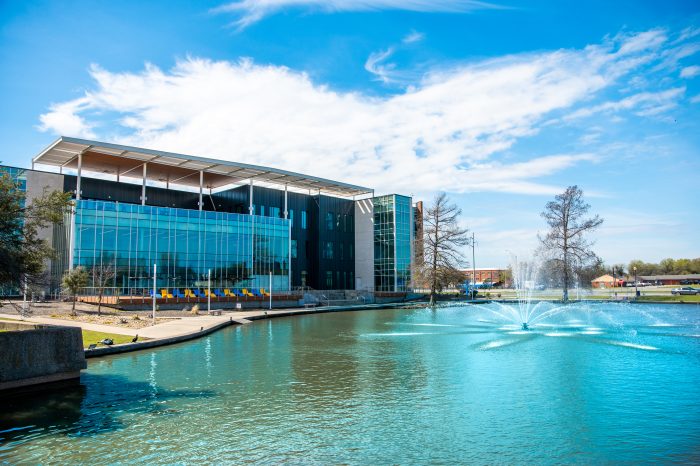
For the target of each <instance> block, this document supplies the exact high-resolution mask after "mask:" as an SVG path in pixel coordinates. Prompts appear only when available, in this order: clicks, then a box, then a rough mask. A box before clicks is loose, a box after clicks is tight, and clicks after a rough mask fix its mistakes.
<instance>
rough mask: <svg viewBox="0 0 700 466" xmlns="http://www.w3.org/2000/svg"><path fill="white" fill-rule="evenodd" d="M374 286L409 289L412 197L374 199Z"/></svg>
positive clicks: (392, 196) (398, 289)
mask: <svg viewBox="0 0 700 466" xmlns="http://www.w3.org/2000/svg"><path fill="white" fill-rule="evenodd" d="M373 201H374V289H375V291H407V290H408V289H409V288H410V284H411V243H412V238H413V222H412V208H411V198H410V197H406V196H399V195H394V194H392V195H388V196H379V197H375V198H374V200H373Z"/></svg>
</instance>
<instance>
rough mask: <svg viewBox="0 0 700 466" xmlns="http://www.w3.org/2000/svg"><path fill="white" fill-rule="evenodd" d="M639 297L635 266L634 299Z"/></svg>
mask: <svg viewBox="0 0 700 466" xmlns="http://www.w3.org/2000/svg"><path fill="white" fill-rule="evenodd" d="M637 296H639V290H637V266H634V299H637Z"/></svg>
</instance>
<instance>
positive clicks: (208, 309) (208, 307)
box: [207, 269, 211, 315]
mask: <svg viewBox="0 0 700 466" xmlns="http://www.w3.org/2000/svg"><path fill="white" fill-rule="evenodd" d="M207 313H208V314H210V315H211V269H209V270H208V271H207Z"/></svg>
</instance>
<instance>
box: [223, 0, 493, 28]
mask: <svg viewBox="0 0 700 466" xmlns="http://www.w3.org/2000/svg"><path fill="white" fill-rule="evenodd" d="M289 8H298V9H299V8H300V9H304V10H307V11H318V12H321V13H335V12H343V11H378V10H405V11H416V12H442V13H468V12H470V11H474V10H482V9H494V8H499V9H500V8H503V7H501V6H498V5H495V4H491V3H487V2H482V1H477V0H238V1H234V2H230V3H226V4H224V5H221V6H219V7H217V8H215V9H214V10H212V11H213V12H214V13H231V14H233V15H235V16H236V18H237V19H236V20H235V22H234V25H235V26H236V27H238V28H239V29H243V28H246V27H248V26H250V25H251V24H253V23H256V22H258V21H260V20H262V19H263V18H265V17H266V16H270V15H274V14H275V13H277V12H279V11H280V10H284V9H289Z"/></svg>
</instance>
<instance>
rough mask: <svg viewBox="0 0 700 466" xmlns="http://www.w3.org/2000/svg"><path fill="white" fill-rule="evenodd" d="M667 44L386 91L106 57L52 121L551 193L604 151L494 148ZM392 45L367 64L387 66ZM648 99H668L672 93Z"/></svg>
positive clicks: (424, 190) (368, 177)
mask: <svg viewBox="0 0 700 466" xmlns="http://www.w3.org/2000/svg"><path fill="white" fill-rule="evenodd" d="M658 36H659V34H658V33H657V35H656V37H658ZM643 44H648V46H649V47H650V48H649V49H645V48H644V45H643ZM656 48H658V40H652V39H651V38H650V37H649V34H645V36H644V38H643V40H642V39H640V38H638V37H637V36H633V35H628V36H625V37H620V38H616V39H612V40H611V41H606V42H605V43H604V44H602V45H591V46H588V47H586V48H585V49H583V50H560V51H555V52H542V53H538V54H528V55H523V56H511V57H505V58H500V59H496V60H487V61H481V62H477V63H473V64H470V65H462V66H458V67H454V68H451V69H442V70H433V72H431V73H429V74H428V75H426V76H424V77H423V78H422V79H421V80H420V82H417V83H416V84H415V85H414V86H411V87H410V88H409V89H408V90H406V91H403V92H400V93H397V94H394V95H389V96H384V97H376V96H370V95H365V94H363V93H360V92H337V91H334V90H333V89H331V88H330V87H329V86H327V85H324V84H320V83H315V82H313V81H312V80H311V79H310V77H309V76H308V75H307V74H305V73H303V72H298V71H295V70H291V69H288V68H285V67H281V66H272V65H259V64H255V63H254V62H253V61H251V60H241V61H238V62H228V61H210V60H204V59H195V58H188V59H186V60H182V61H179V62H178V63H177V64H176V66H175V67H174V68H173V69H171V70H168V71H163V70H160V69H159V68H156V67H154V66H151V65H147V66H146V67H145V69H144V70H143V71H142V72H140V73H131V72H125V73H115V72H110V71H107V70H104V69H101V68H99V67H97V66H95V67H93V68H92V69H91V70H90V73H91V75H92V77H93V78H94V80H95V82H96V84H95V88H94V89H92V90H91V91H89V92H87V93H85V95H84V96H81V97H80V98H77V99H75V100H71V101H68V102H64V103H60V104H56V105H53V106H51V107H50V108H49V110H48V112H47V113H45V114H43V115H41V117H40V119H41V128H42V129H43V130H44V131H51V132H55V133H59V134H65V135H68V136H71V135H82V136H89V137H94V138H100V139H106V140H112V141H116V142H121V143H125V144H132V145H137V146H145V147H151V148H156V149H162V150H169V151H173V152H183V153H189V154H195V155H204V156H209V157H214V158H222V159H227V160H235V161H241V162H248V163H255V164H260V165H270V166H274V167H279V168H284V169H288V170H293V171H298V172H302V173H311V174H315V175H318V176H323V177H327V178H331V179H337V180H342V181H348V182H352V183H356V184H360V185H365V186H371V187H376V188H378V189H379V190H381V191H382V192H389V191H393V192H402V193H411V192H413V193H415V194H416V195H421V194H429V193H430V192H434V191H438V190H442V191H451V192H474V191H501V192H510V193H524V194H547V195H549V194H552V193H555V192H559V191H560V190H561V187H560V186H553V185H551V184H546V183H541V182H539V181H538V178H541V177H545V176H549V175H552V174H554V173H557V172H560V171H561V170H566V169H570V168H572V167H574V166H576V165H579V164H588V163H594V162H595V161H596V160H597V157H595V156H593V155H591V154H587V153H583V154H582V153H577V152H575V151H573V152H572V153H565V154H559V155H550V154H552V153H556V152H557V150H556V149H552V150H551V151H548V154H537V153H534V154H522V156H521V158H520V159H518V160H517V163H510V164H508V163H504V162H502V161H501V162H499V161H495V160H494V158H495V157H494V156H495V155H496V154H498V153H499V152H502V151H505V150H508V149H510V148H511V147H512V146H513V144H514V143H515V142H516V141H518V140H520V139H522V138H525V137H528V136H532V135H534V134H536V133H537V132H538V131H539V130H540V128H541V127H542V125H543V122H544V121H546V119H548V118H550V114H551V113H552V112H555V111H570V110H571V109H572V108H576V107H577V106H580V105H582V104H587V105H588V104H590V101H591V99H592V98H593V97H594V96H595V95H596V94H597V93H599V92H600V91H602V90H604V89H607V88H610V87H611V86H613V85H614V84H615V80H616V79H618V78H619V77H620V76H621V73H622V72H621V69H626V70H627V71H628V72H630V71H633V70H636V69H638V68H635V65H633V63H637V65H636V66H637V67H639V66H641V65H639V64H640V63H648V62H649V61H650V58H648V55H650V54H651V55H653V54H655V50H656ZM388 53H389V51H385V52H384V54H385V56H384V57H382V56H381V55H378V56H377V57H375V60H374V61H373V62H372V63H369V64H368V65H366V66H367V68H368V69H371V70H374V72H375V73H376V74H378V75H380V67H381V66H382V65H381V63H382V60H384V59H386V57H387V56H388ZM368 62H369V60H368ZM385 69H386V68H385ZM668 92H670V93H671V94H672V95H671V97H673V96H675V95H676V94H674V93H680V92H681V91H680V90H678V89H676V90H670V91H668ZM669 98H670V97H669ZM636 99H641V97H636ZM642 100H644V101H645V102H646V101H649V102H654V103H655V105H656V106H657V107H658V105H660V104H663V103H667V102H668V101H669V99H661V100H659V97H658V96H656V97H654V96H652V95H649V96H647V97H645V99H642ZM640 108H642V109H647V110H650V109H653V108H655V107H654V106H653V105H649V106H646V107H640ZM650 111H651V110H650Z"/></svg>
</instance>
